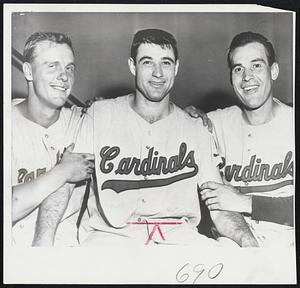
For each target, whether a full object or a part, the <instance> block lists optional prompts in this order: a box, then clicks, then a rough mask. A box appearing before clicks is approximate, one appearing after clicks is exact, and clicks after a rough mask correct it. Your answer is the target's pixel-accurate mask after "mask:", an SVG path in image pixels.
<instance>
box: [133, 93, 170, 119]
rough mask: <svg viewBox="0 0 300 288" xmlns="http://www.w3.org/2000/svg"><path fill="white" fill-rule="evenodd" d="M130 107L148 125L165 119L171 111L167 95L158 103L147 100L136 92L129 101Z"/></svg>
mask: <svg viewBox="0 0 300 288" xmlns="http://www.w3.org/2000/svg"><path fill="white" fill-rule="evenodd" d="M130 106H131V108H132V109H133V110H134V111H135V112H136V113H137V114H139V115H140V116H141V117H142V118H144V119H145V120H146V121H147V122H149V123H154V122H156V121H158V120H161V119H163V118H165V117H167V116H168V115H169V114H170V113H171V112H172V109H173V106H172V104H171V103H170V100H169V95H167V96H166V97H165V98H164V99H162V100H161V101H159V102H152V101H149V100H147V99H146V98H145V97H144V96H143V95H140V94H139V92H138V91H136V94H135V95H134V96H133V97H132V98H131V99H130Z"/></svg>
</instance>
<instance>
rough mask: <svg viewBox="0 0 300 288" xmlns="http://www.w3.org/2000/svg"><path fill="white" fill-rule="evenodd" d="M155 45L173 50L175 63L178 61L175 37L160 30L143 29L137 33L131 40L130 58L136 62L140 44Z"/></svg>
mask: <svg viewBox="0 0 300 288" xmlns="http://www.w3.org/2000/svg"><path fill="white" fill-rule="evenodd" d="M145 43H149V44H156V45H159V46H161V47H162V48H166V47H167V48H173V51H174V56H175V61H176V60H177V59H178V50H177V42H176V39H175V37H174V36H173V35H172V34H170V33H169V32H167V31H164V30H160V29H144V30H140V31H138V32H137V33H136V34H135V35H134V38H133V41H132V44H131V53H130V56H131V58H132V59H133V60H134V62H135V60H136V55H137V51H138V48H139V46H140V45H141V44H145Z"/></svg>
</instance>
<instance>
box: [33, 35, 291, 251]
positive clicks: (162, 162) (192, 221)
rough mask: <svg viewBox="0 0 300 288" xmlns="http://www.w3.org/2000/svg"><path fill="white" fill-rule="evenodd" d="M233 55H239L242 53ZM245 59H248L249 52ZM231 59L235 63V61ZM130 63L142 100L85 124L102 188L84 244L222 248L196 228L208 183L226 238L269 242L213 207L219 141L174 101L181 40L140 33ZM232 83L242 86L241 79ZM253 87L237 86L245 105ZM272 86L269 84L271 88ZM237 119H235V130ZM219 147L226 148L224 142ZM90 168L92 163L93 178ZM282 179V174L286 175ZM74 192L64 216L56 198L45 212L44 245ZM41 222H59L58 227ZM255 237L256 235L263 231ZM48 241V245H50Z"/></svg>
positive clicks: (92, 116)
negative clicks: (171, 96) (200, 191)
mask: <svg viewBox="0 0 300 288" xmlns="http://www.w3.org/2000/svg"><path fill="white" fill-rule="evenodd" d="M238 47H239V46H238ZM242 47H243V45H242ZM252 48H253V47H252ZM255 48H257V47H254V51H255ZM232 51H233V52H236V51H235V48H234V49H232V50H231V52H232ZM239 52H240V54H241V55H243V53H242V52H243V51H242V52H241V51H240V50H239ZM260 52H264V51H260ZM233 54H234V55H233ZM233 54H232V55H233V56H236V55H235V53H233ZM237 54H238V53H237ZM240 54H238V55H240ZM254 54H255V53H254ZM265 54H266V53H265ZM232 55H231V57H232V59H235V58H234V57H233V56H232ZM263 56H265V55H263V53H262V54H260V55H259V58H258V59H259V62H263V61H261V59H262V60H265V59H264V58H263ZM261 57H262V58H261ZM241 59H242V60H240V58H238V60H236V61H237V62H234V63H235V64H234V65H235V66H234V67H235V68H237V67H238V66H239V65H240V66H242V67H241V69H243V68H244V66H243V65H245V67H246V68H247V69H248V70H251V69H252V70H254V69H258V67H257V68H254V67H256V65H253V63H252V60H253V59H252V60H249V59H246V60H245V59H244V58H243V56H241ZM255 60H257V59H256V58H255ZM247 61H248V62H247ZM128 63H129V68H130V71H131V73H132V74H133V75H134V76H135V79H136V91H135V93H134V94H130V95H127V96H124V97H119V98H116V99H114V100H105V101H101V102H98V103H95V104H94V105H93V106H92V107H91V108H90V109H89V110H88V112H87V115H86V116H85V117H84V120H82V121H84V124H83V125H85V127H88V129H81V130H80V131H79V130H78V131H79V132H80V133H79V136H78V139H79V140H78V141H77V144H76V145H77V149H79V151H80V150H81V149H83V150H84V149H86V150H85V151H80V152H90V153H91V154H92V153H94V154H95V157H96V159H95V161H96V165H95V169H96V176H97V177H96V179H94V180H96V181H97V183H96V185H94V187H95V189H94V190H96V191H94V193H95V196H96V197H95V198H90V201H89V205H88V207H89V208H88V213H89V214H90V216H91V217H90V218H89V220H88V222H86V223H85V228H88V229H89V232H88V233H87V234H86V235H85V237H84V238H85V241H83V245H101V244H104V243H108V244H111V243H121V242H124V241H126V240H128V241H134V242H136V243H144V241H145V240H146V239H148V240H149V241H147V243H149V242H152V243H165V244H178V243H197V244H198V243H203V244H204V245H216V243H217V242H215V241H213V240H211V239H208V238H206V237H205V236H203V235H201V234H199V233H198V232H197V229H196V226H197V224H198V223H199V221H200V218H201V213H200V207H199V201H198V195H197V185H201V184H202V190H203V191H202V194H203V195H202V197H203V198H204V199H205V200H206V202H207V204H208V206H209V208H210V209H211V210H212V213H211V216H212V218H213V220H214V223H215V225H216V227H217V230H218V232H219V234H220V235H222V236H225V237H228V238H231V239H233V240H234V241H235V242H236V243H238V244H239V245H240V246H257V245H258V244H257V243H258V242H259V243H262V241H261V240H260V238H259V237H258V236H257V235H256V234H255V235H256V239H255V238H254V237H253V234H252V232H251V231H250V228H249V225H246V222H245V221H244V218H243V217H242V216H241V214H240V213H238V212H245V211H239V210H238V209H236V210H234V209H228V208H226V209H223V210H232V211H237V212H229V211H220V210H218V209H221V208H218V209H217V210H216V209H214V208H215V206H212V205H214V204H215V203H211V202H210V201H211V200H209V199H216V198H217V199H219V198H218V197H216V196H209V195H212V194H211V193H212V192H214V191H215V190H216V189H214V187H212V185H220V186H222V184H219V183H222V182H221V179H220V176H219V173H218V170H217V165H218V164H219V162H220V158H219V157H215V156H213V154H216V153H215V146H214V143H213V139H212V138H211V136H210V135H209V134H208V133H207V132H206V130H205V129H204V128H203V127H202V123H200V122H199V121H198V120H196V119H192V118H190V117H189V116H187V115H186V114H185V113H184V112H183V111H182V110H181V109H180V108H178V107H177V106H176V105H175V104H174V103H172V102H171V101H170V99H169V97H170V90H171V88H172V86H173V83H174V79H175V76H176V74H177V71H178V66H179V62H178V52H177V46H176V40H175V39H174V37H173V36H172V35H171V34H169V33H168V32H165V31H162V30H158V29H146V30H142V31H139V32H138V33H137V34H136V35H135V37H134V40H133V43H132V48H131V57H130V59H129V62H128ZM249 63H250V64H249ZM259 64H261V63H259ZM262 64H263V63H262ZM247 65H248V66H247ZM257 66H259V65H257ZM237 71H238V69H237ZM237 71H236V72H237ZM266 74H267V73H266ZM232 79H233V83H236V82H235V78H234V77H233V78H232ZM240 82H242V81H241V80H240ZM266 82H267V81H265V82H264V83H266ZM250 84H251V85H250ZM250 84H249V85H248V86H243V85H242V86H241V85H240V86H237V89H238V88H239V87H242V88H241V89H242V90H241V91H242V92H241V94H242V93H245V95H246V96H245V99H246V100H249V99H250V98H251V95H252V96H256V95H257V94H259V93H257V92H258V91H261V90H262V89H260V87H261V86H262V84H261V82H257V83H254V82H253V83H250ZM268 85H269V84H268V83H266V85H264V87H269V86H268ZM234 87H235V86H234ZM263 92H265V90H264V91H263ZM263 92H262V93H261V94H259V95H258V96H257V97H255V98H257V99H258V100H257V102H259V99H260V98H261V97H264V93H263ZM242 95H243V94H242ZM261 95H262V96H261ZM251 101H252V100H251ZM254 108H255V107H254ZM264 111H265V110H264ZM280 114H281V112H280ZM237 119H238V118H235V120H234V121H236V122H235V123H236V124H238V123H237V122H238V121H237ZM266 121H267V120H266ZM75 122H76V121H75ZM98 123H101V126H100V125H99V124H98ZM241 123H242V122H241ZM273 126H276V125H273ZM87 131H88V134H89V135H87V134H86V132H87ZM226 131H227V130H226ZM82 139H83V140H82ZM87 139H91V141H92V143H93V145H92V146H93V148H88V149H87V148H86V147H87V146H86V144H87V143H82V142H81V141H85V142H86V140H87ZM87 142H88V141H87ZM219 142H221V143H223V142H222V141H221V140H219ZM283 142H284V141H283ZM252 144H253V143H252ZM253 145H254V146H255V145H256V144H255V143H254V144H253ZM256 146H259V145H256ZM260 146H262V145H260ZM222 148H223V147H222ZM232 149H234V148H232ZM255 149H256V147H255ZM87 150H88V151H87ZM221 151H222V152H223V155H224V156H225V159H226V165H227V166H226V167H233V166H234V165H235V166H234V167H236V166H238V164H237V163H238V162H234V161H233V162H232V163H231V162H230V158H227V154H226V153H224V148H223V150H221ZM232 151H234V150H232ZM70 155H72V154H71V153H70ZM79 155H80V154H79ZM87 155H90V154H87ZM259 157H261V156H260V155H257V158H256V160H253V161H256V163H255V165H258V164H260V161H257V159H260V160H261V159H262V158H259ZM89 159H90V158H89ZM243 159H244V158H243ZM251 159H252V158H251V157H250V160H251ZM90 162H91V161H88V163H90ZM227 163H229V164H227ZM244 163H248V162H244ZM262 164H265V163H262ZM275 164H276V163H275ZM275 164H274V165H275ZM244 165H246V164H244ZM253 165H254V164H253ZM287 165H288V164H287ZM276 167H279V165H278V166H276ZM91 168H92V166H91V164H89V165H88V169H89V170H88V172H87V173H90V169H91ZM225 169H226V168H225ZM230 169H232V170H230ZM254 169H255V168H254ZM274 169H275V168H274ZM278 169H279V168H278ZM278 169H277V170H278ZM233 170H234V171H235V170H236V169H235V168H227V170H225V175H226V171H227V174H229V175H233V174H234V171H233ZM232 171H233V172H232ZM245 173H246V172H245ZM257 173H258V174H257V175H256V176H257V177H258V176H259V172H257ZM276 173H277V174H276V175H279V174H278V173H279V172H276ZM287 174H288V173H287ZM289 175H290V174H289ZM233 178H234V176H233ZM228 180H230V179H228ZM289 180H290V179H289ZM208 181H210V182H208ZM211 181H214V182H211ZM65 182H67V181H65ZM33 183H34V182H33ZM94 184H95V183H94ZM287 186H288V185H287ZM226 187H228V186H226ZM270 187H271V186H270ZM272 187H273V186H272ZM204 188H205V189H204ZM68 191H69V190H68ZM68 193H70V191H69V192H68ZM68 193H65V194H64V195H63V194H62V193H60V194H59V195H63V198H64V200H63V201H59V202H60V203H62V204H61V207H60V209H56V217H55V216H53V215H55V213H54V212H53V210H55V209H53V208H57V206H55V204H54V203H57V199H58V198H57V196H56V195H55V194H56V193H52V195H51V196H52V197H49V199H47V201H44V203H43V204H45V203H48V204H47V205H48V207H47V209H42V207H43V206H42V205H41V207H40V214H39V217H38V221H37V229H36V231H40V233H39V235H40V236H41V237H40V238H41V239H42V238H43V239H42V242H41V243H44V244H45V243H51V241H52V242H53V239H54V235H55V232H56V228H57V225H58V223H59V221H60V219H61V217H62V215H63V214H64V213H65V208H66V206H67V204H68V201H69V194H68ZM74 193H76V190H75V191H74ZM73 195H74V194H73ZM270 195H272V196H273V195H275V194H270ZM98 200H99V201H98ZM58 210H60V211H59V213H57V211H58ZM49 215H50V216H49ZM57 215H58V216H57ZM76 215H77V214H76ZM41 219H44V220H45V219H54V220H53V225H50V226H51V228H49V225H48V226H47V225H45V221H41ZM250 224H251V223H250ZM83 226H84V225H83ZM53 227H54V228H53ZM152 227H157V230H158V232H159V233H156V234H155V233H154V232H153V235H152V234H151V233H152V232H149V231H154V229H153V230H151V229H152ZM250 227H252V226H251V225H250ZM149 229H150V230H149ZM252 231H254V232H253V233H256V232H255V231H256V230H253V229H252ZM150 234H151V235H150ZM43 235H44V236H43ZM45 235H46V236H45ZM150 236H151V237H150ZM45 239H46V242H43V241H44V240H45ZM49 239H51V240H50V241H49ZM272 239H273V238H272ZM270 241H271V240H270ZM271 242H272V241H271ZM272 243H273V242H272Z"/></svg>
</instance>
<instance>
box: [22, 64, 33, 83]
mask: <svg viewBox="0 0 300 288" xmlns="http://www.w3.org/2000/svg"><path fill="white" fill-rule="evenodd" d="M23 73H24V76H25V78H26V80H27V81H32V80H33V77H32V69H31V65H30V63H28V62H24V63H23Z"/></svg>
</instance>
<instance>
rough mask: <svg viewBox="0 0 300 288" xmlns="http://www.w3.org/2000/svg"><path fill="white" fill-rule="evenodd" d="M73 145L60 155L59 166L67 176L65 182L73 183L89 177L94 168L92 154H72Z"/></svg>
mask: <svg viewBox="0 0 300 288" xmlns="http://www.w3.org/2000/svg"><path fill="white" fill-rule="evenodd" d="M74 146H75V144H74V143H72V144H71V145H69V146H68V147H67V148H66V150H65V152H64V153H63V155H62V159H61V161H60V163H59V164H58V165H57V166H59V167H60V168H61V169H62V170H63V171H64V172H65V173H66V175H67V182H69V183H75V182H79V181H81V180H84V179H87V178H89V177H90V174H92V173H93V170H94V168H95V164H94V160H95V157H94V155H93V154H89V153H72V152H73V150H74Z"/></svg>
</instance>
